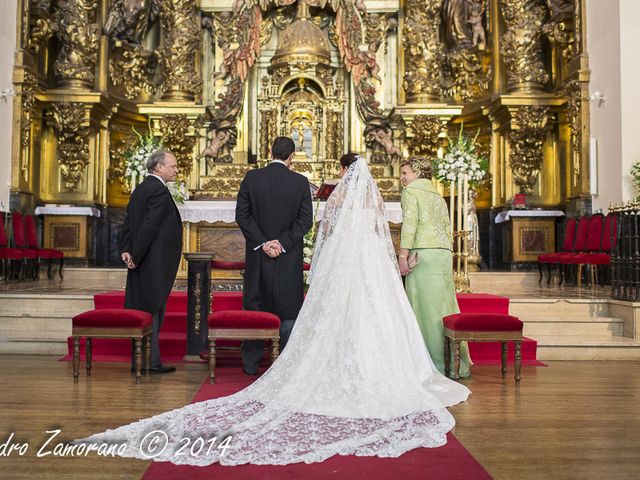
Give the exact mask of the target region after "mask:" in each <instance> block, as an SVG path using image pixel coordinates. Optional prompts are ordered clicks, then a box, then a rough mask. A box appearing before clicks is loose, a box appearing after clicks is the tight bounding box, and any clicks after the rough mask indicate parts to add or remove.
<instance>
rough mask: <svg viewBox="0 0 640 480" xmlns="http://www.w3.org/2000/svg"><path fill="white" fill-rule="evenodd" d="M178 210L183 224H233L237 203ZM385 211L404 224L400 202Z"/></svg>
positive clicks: (213, 202)
mask: <svg viewBox="0 0 640 480" xmlns="http://www.w3.org/2000/svg"><path fill="white" fill-rule="evenodd" d="M324 205H325V202H320V204H319V205H318V213H317V216H316V219H317V221H320V220H321V219H322V213H323V212H324ZM313 208H314V210H315V209H316V202H313ZM178 210H179V211H180V216H181V217H182V221H183V222H188V223H199V222H208V223H215V222H224V223H233V222H235V221H236V202H235V201H229V200H211V201H204V200H202V201H201V200H194V201H187V202H184V203H182V204H178ZM385 211H386V214H387V221H388V222H390V223H402V208H401V207H400V202H386V203H385Z"/></svg>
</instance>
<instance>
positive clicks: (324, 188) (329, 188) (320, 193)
mask: <svg viewBox="0 0 640 480" xmlns="http://www.w3.org/2000/svg"><path fill="white" fill-rule="evenodd" d="M336 185H338V180H325V181H324V182H323V183H322V185H320V187H319V188H318V190H317V191H316V192H315V198H317V199H320V200H326V199H327V198H329V195H331V192H333V189H334V188H336Z"/></svg>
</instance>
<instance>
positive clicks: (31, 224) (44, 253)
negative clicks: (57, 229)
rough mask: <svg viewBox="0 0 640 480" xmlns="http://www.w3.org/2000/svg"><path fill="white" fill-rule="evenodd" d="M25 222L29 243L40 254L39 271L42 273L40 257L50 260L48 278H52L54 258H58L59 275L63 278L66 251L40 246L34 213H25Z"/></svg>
mask: <svg viewBox="0 0 640 480" xmlns="http://www.w3.org/2000/svg"><path fill="white" fill-rule="evenodd" d="M24 224H25V228H26V234H27V245H28V246H29V248H30V249H32V250H35V251H36V255H37V256H38V266H37V272H38V273H40V259H45V260H48V265H47V278H49V280H51V278H52V277H53V273H52V271H51V266H52V263H53V260H58V262H59V268H58V275H60V278H61V279H62V278H64V277H63V276H62V267H64V253H63V252H62V251H61V250H56V249H55V248H40V247H39V246H38V238H37V235H36V221H35V218H34V217H33V215H25V216H24Z"/></svg>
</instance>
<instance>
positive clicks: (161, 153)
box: [147, 150, 173, 173]
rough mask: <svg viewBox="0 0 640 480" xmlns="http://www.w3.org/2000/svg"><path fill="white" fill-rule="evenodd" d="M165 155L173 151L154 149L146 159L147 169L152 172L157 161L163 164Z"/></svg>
mask: <svg viewBox="0 0 640 480" xmlns="http://www.w3.org/2000/svg"><path fill="white" fill-rule="evenodd" d="M167 155H173V153H171V152H170V151H169V150H156V151H155V152H153V153H152V154H151V156H150V157H149V159H148V160H147V171H148V172H151V173H152V172H153V171H154V170H155V169H156V165H158V164H159V163H161V164H162V165H164V161H165V159H166V158H167Z"/></svg>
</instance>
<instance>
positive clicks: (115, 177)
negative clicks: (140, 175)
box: [107, 131, 138, 193]
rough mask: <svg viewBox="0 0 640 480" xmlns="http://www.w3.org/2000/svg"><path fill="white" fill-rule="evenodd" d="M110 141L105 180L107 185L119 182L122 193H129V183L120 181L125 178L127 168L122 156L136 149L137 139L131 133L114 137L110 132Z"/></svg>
mask: <svg viewBox="0 0 640 480" xmlns="http://www.w3.org/2000/svg"><path fill="white" fill-rule="evenodd" d="M110 140H111V141H110V144H109V170H107V180H108V181H109V183H113V182H115V181H121V182H122V191H123V192H124V193H131V186H130V184H129V182H124V181H122V180H123V179H124V177H125V173H126V168H127V166H126V159H125V156H124V154H125V153H126V152H130V151H132V150H133V149H135V148H136V145H137V143H138V139H137V137H136V136H135V135H133V134H132V133H127V134H124V135H122V134H121V135H118V136H116V135H114V132H113V131H112V132H111V134H110Z"/></svg>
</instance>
